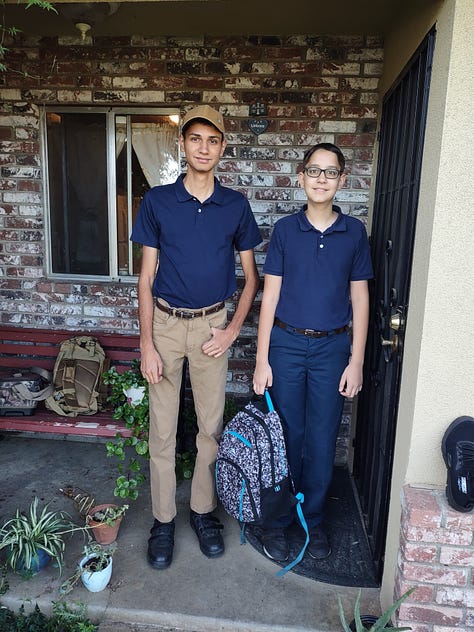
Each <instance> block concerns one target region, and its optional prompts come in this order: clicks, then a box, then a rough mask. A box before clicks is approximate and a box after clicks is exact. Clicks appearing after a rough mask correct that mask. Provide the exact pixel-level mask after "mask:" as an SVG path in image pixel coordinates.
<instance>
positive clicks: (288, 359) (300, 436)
mask: <svg viewBox="0 0 474 632" xmlns="http://www.w3.org/2000/svg"><path fill="white" fill-rule="evenodd" d="M350 349H351V342H350V337H349V333H348V332H344V333H342V334H330V335H329V336H327V337H325V338H310V337H308V336H305V335H303V334H297V333H294V332H293V331H291V328H287V329H281V328H280V327H276V326H274V327H273V329H272V333H271V339H270V353H269V360H270V366H271V367H272V372H273V386H272V388H271V396H272V399H273V402H274V404H275V407H276V409H277V411H278V413H279V414H280V416H281V420H282V423H283V427H284V429H285V433H286V440H287V449H288V461H289V466H290V472H291V475H292V477H293V481H294V484H295V491H296V492H302V493H303V494H304V503H303V506H302V508H303V512H304V516H305V518H306V522H307V524H308V527H310V528H311V527H314V526H316V525H318V524H320V523H321V522H322V519H323V506H324V502H325V499H326V494H327V491H328V487H329V485H330V483H331V479H332V472H333V464H334V455H335V449H336V440H337V435H338V431H339V425H340V422H341V416H342V409H343V406H344V397H342V396H341V395H340V394H339V390H338V389H339V381H340V379H341V375H342V372H343V371H344V369H345V368H346V366H347V364H348V361H349V356H350ZM292 521H293V516H292V515H291V516H286V517H284V518H281V519H280V520H278V521H277V522H272V524H271V525H267V526H272V527H277V526H280V527H282V526H287V525H289V524H290V523H291V522H292Z"/></svg>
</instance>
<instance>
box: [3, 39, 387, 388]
mask: <svg viewBox="0 0 474 632" xmlns="http://www.w3.org/2000/svg"><path fill="white" fill-rule="evenodd" d="M10 48H11V53H10V54H9V56H8V57H7V59H6V62H7V64H8V66H9V68H10V71H9V72H8V73H5V74H3V75H2V76H1V77H0V102H1V104H2V105H0V169H1V176H2V179H1V185H0V310H1V312H2V317H1V318H2V322H3V323H4V324H6V323H8V324H14V325H19V326H21V325H24V326H31V325H36V326H38V327H63V328H71V329H81V328H84V329H99V330H115V331H124V332H129V331H134V330H137V311H136V307H137V304H136V300H137V299H136V288H135V283H126V282H125V283H123V282H122V283H110V282H109V283H100V284H98V283H97V282H90V283H89V282H82V281H81V282H74V281H73V280H72V281H71V282H65V281H64V280H60V281H59V280H54V279H48V278H47V277H46V276H45V268H44V263H45V236H44V227H45V218H44V213H45V210H44V206H43V185H44V182H43V168H42V164H41V135H40V128H39V114H40V108H41V105H42V104H49V105H53V104H61V105H68V104H69V105H76V106H77V105H97V106H99V105H100V106H104V105H122V106H123V105H127V106H133V107H138V106H140V105H143V106H147V107H150V106H163V105H166V106H174V107H179V108H180V109H181V110H184V109H186V108H187V107H189V106H191V105H193V104H199V103H201V102H207V103H211V104H214V105H215V107H218V108H220V110H221V111H222V112H223V114H224V115H225V117H226V126H227V129H228V131H229V133H228V134H227V141H228V149H227V151H226V154H225V156H224V158H223V160H222V161H221V163H220V165H219V169H218V176H219V178H220V180H221V182H222V183H223V184H224V185H228V186H231V187H234V188H236V189H239V190H241V191H242V192H243V193H244V194H245V195H247V197H248V199H249V200H250V204H251V206H252V209H253V211H254V213H255V217H256V219H257V222H258V224H259V226H260V228H261V231H262V236H263V237H264V243H263V245H262V246H261V247H260V248H259V249H258V252H257V262H258V264H259V266H261V265H262V264H263V261H264V258H265V250H266V247H267V244H268V239H269V237H270V234H271V231H272V227H273V225H274V223H275V221H276V220H277V219H278V218H279V217H281V216H282V215H284V214H286V213H293V212H294V211H296V210H298V209H299V207H300V205H301V204H302V201H303V193H302V191H301V190H300V189H298V188H297V187H296V172H297V168H298V165H299V162H300V160H301V158H302V155H303V153H304V151H305V149H307V148H308V147H309V146H311V145H313V144H314V143H316V142H319V141H330V142H335V143H337V144H339V145H340V146H341V147H342V149H343V151H344V153H345V154H346V156H347V159H348V169H349V172H350V175H349V177H348V184H347V186H346V188H345V189H344V190H343V191H341V192H340V193H339V194H338V201H339V203H340V205H341V207H342V209H343V211H344V212H345V213H351V214H353V215H356V216H358V217H360V218H361V219H363V220H365V217H366V215H367V205H368V195H369V187H370V183H371V174H372V166H373V165H372V163H373V147H374V142H375V127H376V107H377V100H378V94H377V87H378V82H379V77H380V75H381V71H382V42H381V40H380V38H379V37H377V36H365V37H362V36H350V37H347V36H346V37H333V36H331V37H318V36H294V37H284V38H283V37H278V36H275V37H268V36H265V37H258V36H255V37H198V38H195V37H193V38H187V39H186V38H173V37H168V38H157V39H150V38H142V37H132V38H126V37H119V38H113V37H97V38H90V37H88V38H86V40H85V42H84V43H82V42H81V40H80V37H77V38H76V37H64V38H59V40H58V38H32V39H27V38H25V39H23V40H21V39H19V40H17V41H16V43H14V44H13V45H12V46H11V47H10ZM25 73H27V74H26V75H25ZM257 98H260V99H264V100H265V101H267V102H268V117H267V118H268V120H269V126H268V129H267V130H266V132H265V133H264V134H261V135H259V136H256V135H254V134H253V133H252V132H251V131H250V129H249V127H248V119H249V104H250V103H251V102H252V101H254V100H255V99H257ZM240 282H241V280H240ZM259 297H260V295H259ZM259 297H257V302H256V304H255V308H254V310H253V312H252V313H251V314H250V315H249V318H248V320H247V322H246V324H245V326H244V328H243V331H242V334H241V336H240V338H239V340H238V342H237V343H236V344H235V345H234V347H233V349H232V357H231V360H230V374H229V382H228V391H229V392H230V393H233V394H234V395H235V396H245V395H247V394H248V393H249V389H250V383H251V382H250V374H251V371H252V370H253V359H254V353H255V338H256V319H257V313H258V299H259ZM229 307H230V308H231V307H232V304H229Z"/></svg>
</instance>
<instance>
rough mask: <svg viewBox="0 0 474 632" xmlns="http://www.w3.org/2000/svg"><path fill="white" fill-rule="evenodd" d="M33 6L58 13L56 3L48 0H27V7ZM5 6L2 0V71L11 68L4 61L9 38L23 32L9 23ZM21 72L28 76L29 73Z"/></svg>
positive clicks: (0, 33) (0, 67) (0, 16)
mask: <svg viewBox="0 0 474 632" xmlns="http://www.w3.org/2000/svg"><path fill="white" fill-rule="evenodd" d="M31 7H39V8H40V9H44V10H45V11H53V12H54V13H57V10H56V8H55V7H54V5H53V4H52V3H51V2H48V1H47V0H27V2H26V3H25V9H30V8H31ZM4 8H5V0H0V9H1V12H0V72H6V71H7V70H9V68H8V66H7V64H6V63H5V62H4V61H2V60H3V59H4V58H5V56H6V55H7V53H8V51H9V48H7V46H6V42H7V40H11V39H14V38H15V37H16V36H17V35H18V34H19V33H21V31H20V29H19V28H17V27H16V26H13V25H8V24H7V22H6V17H5V9H4ZM21 74H23V75H24V76H28V73H21Z"/></svg>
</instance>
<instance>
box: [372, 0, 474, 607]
mask: <svg viewBox="0 0 474 632" xmlns="http://www.w3.org/2000/svg"><path fill="white" fill-rule="evenodd" d="M426 26H427V28H426V31H427V30H428V28H429V27H430V24H427V25H426ZM473 26H474V6H473V5H472V2H471V0H446V2H445V3H444V4H443V6H442V7H441V9H440V11H439V14H438V16H437V21H436V28H437V37H436V46H435V54H434V61H433V71H432V80H431V89H430V98H429V108H428V120H427V128H426V138H425V148H424V157H423V170H422V180H421V189H420V199H419V210H418V220H417V229H416V240H415V251H414V262H413V275H412V285H411V292H410V307H409V316H408V320H407V332H406V338H405V355H404V364H403V375H402V385H401V394H400V406H399V414H398V427H397V440H396V448H395V461H394V470H393V477H392V495H391V508H390V518H389V531H388V538H387V551H386V558H385V560H386V561H385V580H384V590H383V595H382V601H385V602H387V601H388V600H390V599H391V587H392V578H393V572H394V569H395V567H396V557H397V550H398V542H399V530H400V493H401V489H402V486H403V485H404V484H405V483H409V484H411V485H414V486H416V485H418V486H423V485H427V486H435V487H438V488H439V489H441V490H442V489H444V484H445V479H446V469H445V466H444V463H443V461H442V457H441V452H440V442H441V438H442V436H443V434H444V431H445V429H446V427H447V426H448V425H449V423H450V422H451V421H452V420H453V419H454V418H455V417H457V416H459V415H463V414H464V415H473V414H474V386H473V382H472V375H473V372H474V353H473V352H472V350H473V344H472V332H471V329H472V328H471V323H470V321H471V314H472V312H473V308H474V280H473V279H474V252H473V249H472V246H471V244H472V233H473V230H474V219H473V214H472V209H471V204H472V202H471V199H472V191H473V187H472V178H471V175H470V165H472V164H473V162H474V152H473V143H472V142H469V141H468V139H469V138H471V139H472V137H473V131H474V126H473V122H472V111H471V110H472V108H471V103H470V100H471V95H472V91H473V88H474V82H473V77H472V68H471V67H472V62H471V60H472V57H473V54H474V42H473V39H472V29H473Z"/></svg>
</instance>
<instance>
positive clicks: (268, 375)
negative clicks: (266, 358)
mask: <svg viewBox="0 0 474 632" xmlns="http://www.w3.org/2000/svg"><path fill="white" fill-rule="evenodd" d="M272 384H273V373H272V367H271V366H270V365H269V363H268V362H266V363H258V362H257V365H256V367H255V372H254V374H253V390H254V391H255V393H256V394H257V395H263V394H264V392H265V389H266V388H270V386H272Z"/></svg>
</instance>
